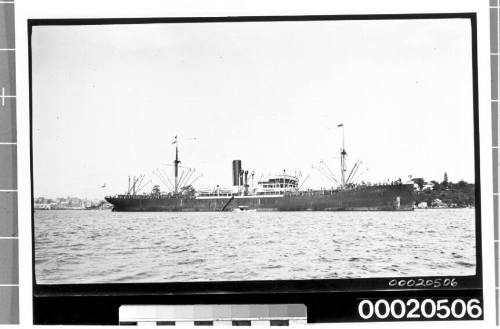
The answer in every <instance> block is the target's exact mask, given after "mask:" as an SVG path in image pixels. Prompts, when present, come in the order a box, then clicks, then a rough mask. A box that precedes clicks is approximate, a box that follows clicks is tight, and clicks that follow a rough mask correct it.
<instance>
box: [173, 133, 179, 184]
mask: <svg viewBox="0 0 500 329" xmlns="http://www.w3.org/2000/svg"><path fill="white" fill-rule="evenodd" d="M172 144H175V160H174V177H175V182H174V193H175V194H177V192H178V190H179V163H181V161H180V160H179V146H178V144H179V143H178V141H177V136H175V140H174V142H173V143H172Z"/></svg>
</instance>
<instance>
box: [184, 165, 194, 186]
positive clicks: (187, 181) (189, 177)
mask: <svg viewBox="0 0 500 329" xmlns="http://www.w3.org/2000/svg"><path fill="white" fill-rule="evenodd" d="M195 170H196V169H193V170H191V173H190V174H189V176H188V178H186V186H189V185H191V184H189V181H190V180H191V177H193V174H194V172H195Z"/></svg>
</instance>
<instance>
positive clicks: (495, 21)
mask: <svg viewBox="0 0 500 329" xmlns="http://www.w3.org/2000/svg"><path fill="white" fill-rule="evenodd" d="M499 21H500V8H499V1H498V0H490V59H491V122H492V127H491V133H492V148H493V149H492V160H493V161H492V162H493V163H492V166H493V168H492V169H493V207H494V211H493V221H494V223H493V224H494V230H495V233H494V235H495V238H494V239H495V242H494V244H495V245H494V248H495V252H494V254H495V296H496V298H495V299H496V323H497V325H499V319H500V316H499V315H500V294H499V276H500V273H499V259H498V254H499V253H498V252H499V246H498V242H499V227H498V216H499V202H498V201H499V200H498V198H499V196H498V192H499V180H498V178H499V175H498V174H499V163H498V146H499V144H500V143H499V135H498V134H499V131H498V126H499V113H498V99H499V89H498V86H499V82H498V81H499V69H498V68H499V57H500V55H499V53H500V51H499V44H500V42H499V41H500V39H499V36H500V28H499Z"/></svg>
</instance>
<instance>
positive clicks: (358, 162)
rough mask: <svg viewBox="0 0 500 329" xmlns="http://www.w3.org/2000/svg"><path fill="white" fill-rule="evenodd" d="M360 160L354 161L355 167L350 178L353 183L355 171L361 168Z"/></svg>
mask: <svg viewBox="0 0 500 329" xmlns="http://www.w3.org/2000/svg"><path fill="white" fill-rule="evenodd" d="M361 164H362V162H361V161H359V160H358V161H356V168H355V169H354V172H353V173H352V179H351V182H352V183H354V178H355V177H356V173H357V172H358V170H359V168H361Z"/></svg>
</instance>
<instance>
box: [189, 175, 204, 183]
mask: <svg viewBox="0 0 500 329" xmlns="http://www.w3.org/2000/svg"><path fill="white" fill-rule="evenodd" d="M201 176H203V174H200V175H199V176H198V177H196V178H195V179H194V180H193V181H192V182H191V185H192V184H194V182H196V181H197V180H198V179H199V178H200V177H201Z"/></svg>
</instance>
